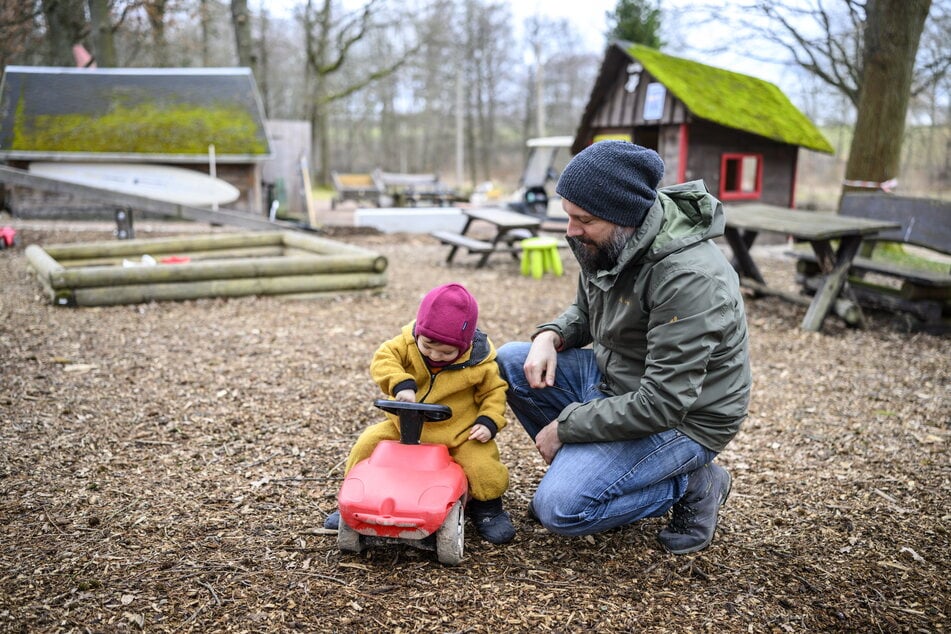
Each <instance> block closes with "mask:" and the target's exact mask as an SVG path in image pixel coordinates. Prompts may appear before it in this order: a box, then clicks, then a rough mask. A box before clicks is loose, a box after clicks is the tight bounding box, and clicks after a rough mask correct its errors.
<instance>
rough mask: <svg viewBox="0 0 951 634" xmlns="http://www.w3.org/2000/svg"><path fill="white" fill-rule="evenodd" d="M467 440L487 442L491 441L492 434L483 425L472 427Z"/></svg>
mask: <svg viewBox="0 0 951 634" xmlns="http://www.w3.org/2000/svg"><path fill="white" fill-rule="evenodd" d="M469 440H478V441H479V442H489V441H490V440H492V432H490V431H489V428H488V427H486V426H485V425H473V426H472V432H471V433H470V434H469Z"/></svg>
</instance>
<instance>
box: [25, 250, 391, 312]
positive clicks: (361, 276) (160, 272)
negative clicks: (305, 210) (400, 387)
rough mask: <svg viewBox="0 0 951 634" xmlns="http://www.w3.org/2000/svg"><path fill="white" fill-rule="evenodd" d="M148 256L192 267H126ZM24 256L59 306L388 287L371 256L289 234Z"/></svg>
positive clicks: (381, 260)
mask: <svg viewBox="0 0 951 634" xmlns="http://www.w3.org/2000/svg"><path fill="white" fill-rule="evenodd" d="M146 254H147V255H150V256H152V257H154V258H155V259H156V260H159V259H161V258H163V257H167V256H186V257H189V258H192V255H194V256H195V261H189V262H186V263H179V264H157V265H155V266H130V267H124V266H121V264H122V261H123V260H126V259H129V260H132V261H137V260H140V259H141V258H142V256H143V255H146ZM26 256H27V261H28V262H29V264H30V266H31V267H32V268H33V271H34V272H35V274H36V277H37V279H38V280H39V283H40V286H41V287H42V289H43V292H44V294H45V295H46V297H47V298H49V299H50V301H51V302H52V303H54V304H56V305H59V306H109V305H116V304H136V303H142V302H149V301H166V300H186V299H197V298H202V297H241V296H246V295H285V294H286V295H301V294H308V293H326V292H338V291H347V290H366V289H374V288H379V287H382V286H385V285H386V281H387V280H386V268H387V264H388V263H387V260H386V258H385V257H384V256H382V255H380V254H378V253H375V252H373V251H369V250H367V249H363V248H360V247H356V246H353V245H349V244H344V243H341V242H336V241H333V240H329V239H326V238H321V237H319V236H311V235H305V234H298V233H292V232H289V231H277V232H269V233H260V232H249V233H222V234H211V235H203V236H189V237H182V238H159V239H154V240H148V239H138V240H123V241H99V242H89V243H83V244H62V245H51V246H48V247H46V248H45V249H44V248H42V247H40V246H38V245H30V246H28V247H27V248H26Z"/></svg>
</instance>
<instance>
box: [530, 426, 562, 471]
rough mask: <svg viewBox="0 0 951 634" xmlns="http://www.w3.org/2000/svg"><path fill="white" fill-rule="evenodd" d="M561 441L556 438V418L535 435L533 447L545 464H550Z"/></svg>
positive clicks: (559, 447)
mask: <svg viewBox="0 0 951 634" xmlns="http://www.w3.org/2000/svg"><path fill="white" fill-rule="evenodd" d="M563 444H564V443H562V442H561V441H560V440H558V420H557V419H556V420H553V421H551V422H550V423H548V424H547V425H545V426H544V427H542V429H541V431H540V432H538V433H537V434H536V435H535V448H536V449H538V453H540V454H541V456H542V460H544V461H545V464H551V461H552V460H554V459H555V454H556V453H558V450H559V449H561V446H562V445H563Z"/></svg>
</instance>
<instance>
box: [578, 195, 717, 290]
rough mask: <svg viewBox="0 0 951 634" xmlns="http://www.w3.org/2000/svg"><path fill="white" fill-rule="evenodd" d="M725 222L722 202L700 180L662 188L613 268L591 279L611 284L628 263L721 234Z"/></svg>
mask: <svg viewBox="0 0 951 634" xmlns="http://www.w3.org/2000/svg"><path fill="white" fill-rule="evenodd" d="M725 225H726V218H725V216H724V215H723V205H722V204H721V203H720V201H719V200H717V199H716V198H715V197H714V196H713V195H712V194H710V193H709V192H708V191H707V188H706V185H704V183H703V181H702V180H696V181H690V182H688V183H682V184H680V185H673V186H671V187H662V188H661V189H659V190H658V191H657V200H655V201H654V204H653V205H652V206H651V208H650V210H649V211H648V212H647V217H646V218H645V219H644V222H643V223H641V226H640V227H638V228H637V231H635V232H634V235H633V236H631V239H630V240H629V241H628V243H627V245H626V246H625V247H624V250H623V251H622V252H621V256H620V257H619V258H618V262H617V264H616V265H615V267H614V268H613V269H611V270H610V271H599V272H598V273H597V275H595V276H594V277H593V278H592V282H593V283H595V284H596V285H597V286H599V287H601V288H605V287H606V286H610V284H611V283H612V282H613V280H614V278H616V277H617V274H618V273H619V272H620V271H622V270H624V269H626V268H627V267H628V266H631V265H632V264H635V265H639V264H643V263H644V262H647V261H657V260H662V259H663V258H664V257H666V256H667V255H669V254H671V253H673V252H675V251H679V250H680V249H683V248H686V247H688V246H690V245H693V244H696V243H698V242H702V241H703V240H707V239H710V238H716V237H719V236H722V235H723V228H724V227H725Z"/></svg>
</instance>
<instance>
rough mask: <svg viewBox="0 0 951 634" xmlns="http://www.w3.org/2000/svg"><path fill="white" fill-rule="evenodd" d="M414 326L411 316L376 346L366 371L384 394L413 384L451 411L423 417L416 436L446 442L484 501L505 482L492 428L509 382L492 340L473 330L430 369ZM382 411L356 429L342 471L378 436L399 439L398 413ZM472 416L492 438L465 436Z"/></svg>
mask: <svg viewBox="0 0 951 634" xmlns="http://www.w3.org/2000/svg"><path fill="white" fill-rule="evenodd" d="M414 326H415V322H410V323H409V324H407V325H406V326H404V327H403V329H402V331H401V332H400V334H399V335H397V336H396V337H394V338H393V339H390V340H389V341H386V342H384V343H383V344H382V345H381V346H380V347H379V348H378V349H377V351H376V353H375V354H374V355H373V360H372V362H371V363H370V376H371V377H372V378H373V380H374V381H375V382H376V383H377V385H379V386H380V389H381V390H382V391H383V393H384V394H386V395H387V396H389V397H392V396H394V395H395V394H396V393H397V392H399V391H400V390H403V389H406V388H412V389H415V390H416V400H417V401H418V402H420V403H438V404H440V405H448V406H449V407H450V408H451V409H452V417H450V418H448V419H447V420H445V421H442V422H427V423H425V424H424V425H423V434H422V438H421V439H420V441H421V442H424V443H436V444H442V445H446V447H447V448H448V449H449V454H450V455H451V456H452V457H453V459H454V460H455V461H456V462H458V463H459V465H460V466H461V467H462V470H463V471H464V472H465V474H466V477H467V478H468V479H469V490H470V493H471V495H472V497H473V498H475V499H477V500H483V501H485V500H494V499H495V498H498V497H501V495H502V493H504V492H505V490H506V489H507V488H508V482H509V473H508V469H507V468H506V466H505V465H504V464H502V461H501V459H500V458H499V448H498V445H496V443H495V433H497V432H498V431H499V430H501V429H502V428H503V427H505V422H506V421H505V403H506V401H505V392H506V390H507V389H508V384H507V383H506V382H505V380H504V379H503V378H502V377H501V375H500V374H499V366H498V364H497V363H496V362H495V346H494V345H492V342H491V341H490V340H489V338H488V337H487V336H486V335H485V333H483V332H481V331H479V330H477V331H476V336H475V339H474V340H473V343H472V345H471V346H470V347H469V349H468V350H467V351H466V352H465V353H464V354H463V355H462V356H461V357H460V358H459V359H457V360H456V361H454V362H453V363H452V364H451V365H448V366H446V367H444V368H442V369H440V370H439V371H438V372H436V373H432V372H430V370H429V367H428V366H427V365H426V362H425V361H424V360H423V355H422V354H421V353H420V352H419V348H418V347H417V346H416V339H415V338H414V336H413V327H414ZM386 416H387V420H385V421H383V422H382V423H377V424H376V425H371V426H370V427H368V428H367V429H365V430H364V431H363V433H361V434H360V437H359V438H358V439H357V442H356V444H355V445H354V446H353V448H352V449H351V450H350V456H349V458H348V459H347V467H346V471H348V472H349V471H350V469H351V468H352V467H353V465H355V464H357V463H358V462H360V461H361V460H364V459H366V458H368V457H369V456H370V454H371V453H373V449H374V448H375V447H376V445H377V443H379V442H380V441H381V440H399V438H400V426H399V417H398V416H396V415H395V414H389V413H387V415H386ZM477 422H478V423H481V424H483V425H485V426H486V427H488V428H489V429H490V430H491V431H493V438H492V439H491V440H489V441H488V442H486V443H482V442H479V441H478V440H469V433H470V432H471V429H472V426H473V425H475V424H476V423H477Z"/></svg>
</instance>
